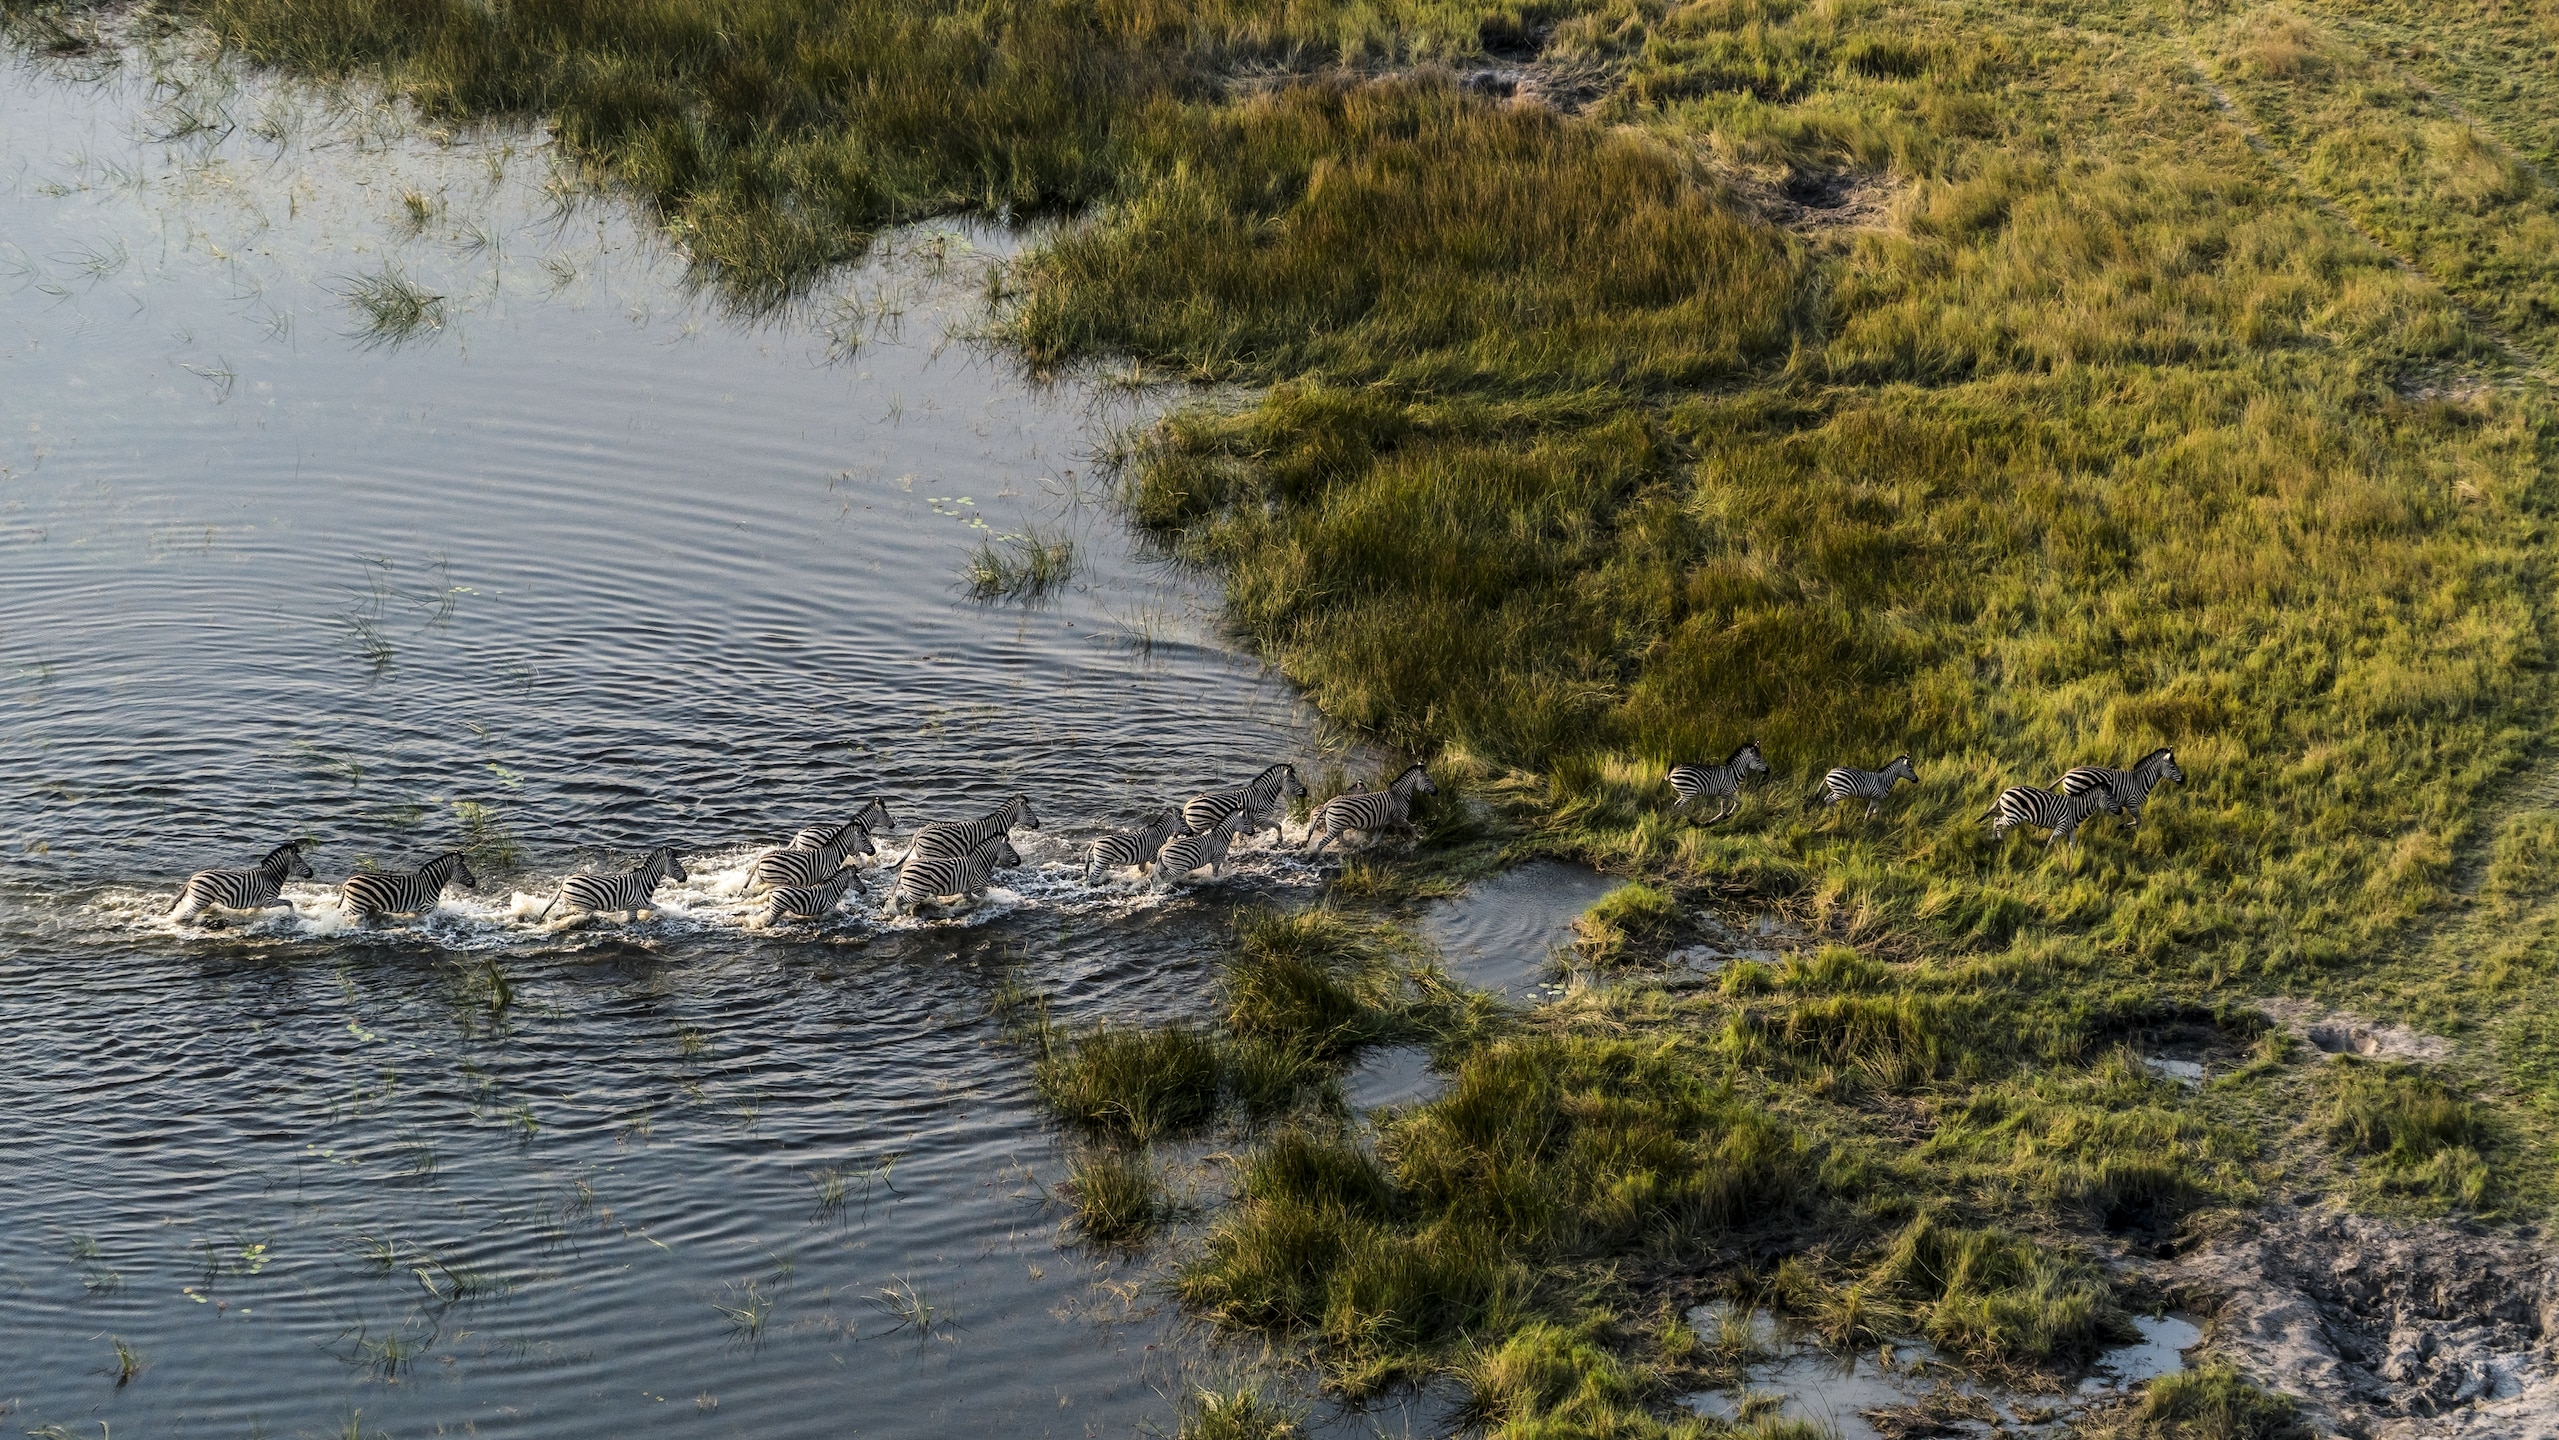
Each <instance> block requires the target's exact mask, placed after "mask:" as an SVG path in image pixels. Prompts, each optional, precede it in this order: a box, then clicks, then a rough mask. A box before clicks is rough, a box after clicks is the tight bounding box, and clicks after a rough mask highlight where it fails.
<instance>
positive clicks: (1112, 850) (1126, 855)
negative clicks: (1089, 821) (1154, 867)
mask: <svg viewBox="0 0 2559 1440" xmlns="http://www.w3.org/2000/svg"><path fill="white" fill-rule="evenodd" d="M1189 833H1190V830H1189V828H1188V827H1187V826H1185V825H1184V824H1183V823H1182V812H1181V810H1180V809H1179V808H1178V807H1168V808H1166V809H1163V810H1158V811H1157V812H1155V813H1154V814H1153V815H1150V816H1148V817H1147V818H1146V822H1145V823H1144V824H1142V825H1140V826H1138V827H1137V828H1136V829H1134V830H1120V831H1115V832H1113V833H1111V834H1109V835H1104V836H1102V837H1100V838H1099V839H1096V840H1095V841H1094V842H1093V849H1092V852H1091V853H1090V854H1088V855H1087V856H1086V857H1085V859H1084V883H1085V884H1087V885H1090V884H1092V883H1093V882H1094V881H1095V880H1097V879H1099V878H1100V877H1101V874H1102V872H1103V871H1105V870H1125V869H1128V868H1129V867H1131V866H1135V867H1137V868H1138V869H1141V870H1142V869H1144V868H1146V866H1147V865H1149V864H1151V863H1152V862H1153V861H1154V859H1155V856H1156V852H1158V851H1160V850H1162V849H1163V848H1164V842H1165V841H1167V840H1170V839H1172V838H1173V837H1174V836H1176V835H1187V834H1189Z"/></svg>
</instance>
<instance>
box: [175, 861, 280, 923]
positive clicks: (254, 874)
mask: <svg viewBox="0 0 2559 1440" xmlns="http://www.w3.org/2000/svg"><path fill="white" fill-rule="evenodd" d="M310 878H311V866H310V864H309V862H307V861H305V860H304V859H303V858H302V847H301V845H300V844H298V843H287V844H283V845H278V846H277V847H275V848H274V849H272V850H270V851H268V852H267V856H266V858H265V859H263V860H261V861H259V862H258V863H257V868H255V869H252V870H198V871H197V872H195V873H194V874H193V875H190V876H188V877H187V884H186V888H185V889H183V890H181V891H179V892H178V903H177V904H176V905H174V906H172V907H170V910H169V918H170V919H172V920H180V921H186V920H192V919H194V918H195V913H196V912H197V911H198V910H265V909H268V908H269V907H271V906H276V905H281V906H283V907H285V908H286V909H288V910H290V909H292V908H293V902H292V901H290V900H287V899H285V898H284V882H285V881H287V880H308V879H310Z"/></svg>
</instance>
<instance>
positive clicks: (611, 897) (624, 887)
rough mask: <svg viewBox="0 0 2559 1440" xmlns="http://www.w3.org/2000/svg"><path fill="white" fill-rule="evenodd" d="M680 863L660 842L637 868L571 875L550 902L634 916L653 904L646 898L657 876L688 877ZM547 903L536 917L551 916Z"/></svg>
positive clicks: (669, 847)
mask: <svg viewBox="0 0 2559 1440" xmlns="http://www.w3.org/2000/svg"><path fill="white" fill-rule="evenodd" d="M692 878H693V877H692V876H690V875H687V874H685V873H684V867H683V865H681V864H679V863H677V861H676V858H675V847H674V846H672V845H660V846H659V847H658V848H656V849H655V850H652V851H650V852H649V858H648V859H646V860H643V861H641V862H640V864H639V868H637V869H634V870H625V871H623V872H622V873H620V874H618V875H572V876H570V877H569V878H568V879H566V880H563V881H561V882H560V890H559V893H558V894H556V895H553V896H552V897H551V905H557V904H559V903H560V902H561V901H563V900H566V901H568V902H569V908H570V909H571V910H584V911H587V912H589V913H591V914H615V915H628V916H630V917H632V918H633V919H638V918H639V917H640V916H641V915H643V914H646V913H647V912H648V911H649V910H651V909H652V908H654V907H653V906H652V905H651V903H650V901H651V899H652V897H654V896H655V894H656V892H657V888H658V882H659V881H661V880H690V879H692ZM551 905H545V906H543V907H542V913H541V914H539V915H536V916H534V917H533V918H534V919H536V920H548V919H549V918H551Z"/></svg>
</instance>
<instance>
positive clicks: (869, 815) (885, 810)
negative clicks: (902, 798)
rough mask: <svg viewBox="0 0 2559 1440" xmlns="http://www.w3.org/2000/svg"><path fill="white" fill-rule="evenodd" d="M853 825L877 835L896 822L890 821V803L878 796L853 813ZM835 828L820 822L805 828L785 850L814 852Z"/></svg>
mask: <svg viewBox="0 0 2559 1440" xmlns="http://www.w3.org/2000/svg"><path fill="white" fill-rule="evenodd" d="M853 823H854V824H856V825H859V826H861V827H862V833H863V834H865V835H875V834H878V833H879V832H880V831H882V830H884V829H887V828H888V827H889V826H890V825H891V824H893V823H895V822H893V821H891V820H890V819H889V802H887V801H886V800H883V799H881V798H880V797H879V796H877V795H874V796H872V797H871V798H870V799H868V800H865V801H863V802H862V808H861V809H859V810H856V811H854V812H853ZM835 828H836V827H835V826H834V825H832V824H830V823H828V822H825V821H820V822H818V823H817V824H815V825H809V826H805V827H803V828H802V829H801V831H800V833H799V834H797V835H794V836H792V837H791V843H790V844H788V845H786V846H784V847H783V848H784V849H786V850H814V849H816V848H817V847H819V846H820V845H823V844H825V843H826V840H827V837H828V836H830V835H833V834H834V833H835ZM862 853H863V854H865V855H869V854H872V853H875V852H872V851H869V850H865V851H863V852H862Z"/></svg>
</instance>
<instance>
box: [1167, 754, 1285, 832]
mask: <svg viewBox="0 0 2559 1440" xmlns="http://www.w3.org/2000/svg"><path fill="white" fill-rule="evenodd" d="M1283 794H1285V795H1286V796H1287V798H1289V799H1291V800H1302V799H1304V798H1305V797H1306V786H1305V785H1304V784H1303V783H1302V782H1301V781H1299V780H1298V778H1297V767H1296V766H1294V765H1286V764H1282V765H1273V766H1271V767H1270V768H1269V769H1267V770H1264V771H1263V772H1262V773H1261V774H1259V775H1256V776H1254V777H1253V780H1252V783H1251V784H1248V785H1243V786H1240V787H1238V788H1236V789H1233V790H1211V791H1209V792H1208V793H1207V794H1205V795H1194V796H1192V797H1191V798H1190V799H1189V800H1188V801H1187V802H1185V803H1184V804H1183V806H1182V823H1183V824H1184V825H1185V826H1187V827H1189V829H1190V832H1191V833H1192V834H1194V835H1205V834H1207V833H1208V832H1209V831H1210V830H1211V829H1213V828H1215V827H1216V825H1217V822H1219V821H1220V820H1223V819H1225V818H1226V817H1227V816H1229V815H1232V814H1234V813H1236V812H1237V811H1239V810H1240V811H1242V812H1244V816H1245V823H1244V828H1243V829H1242V830H1239V831H1237V832H1236V833H1237V834H1239V835H1252V834H1256V833H1259V832H1260V831H1261V829H1262V827H1263V826H1264V825H1265V824H1267V825H1268V826H1269V827H1270V828H1271V829H1273V830H1277V829H1279V825H1280V822H1279V816H1278V815H1277V813H1276V811H1277V810H1278V801H1279V799H1280V798H1281V796H1282V795H1283ZM1265 816H1268V817H1269V818H1268V820H1265V819H1264V817H1265Z"/></svg>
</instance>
